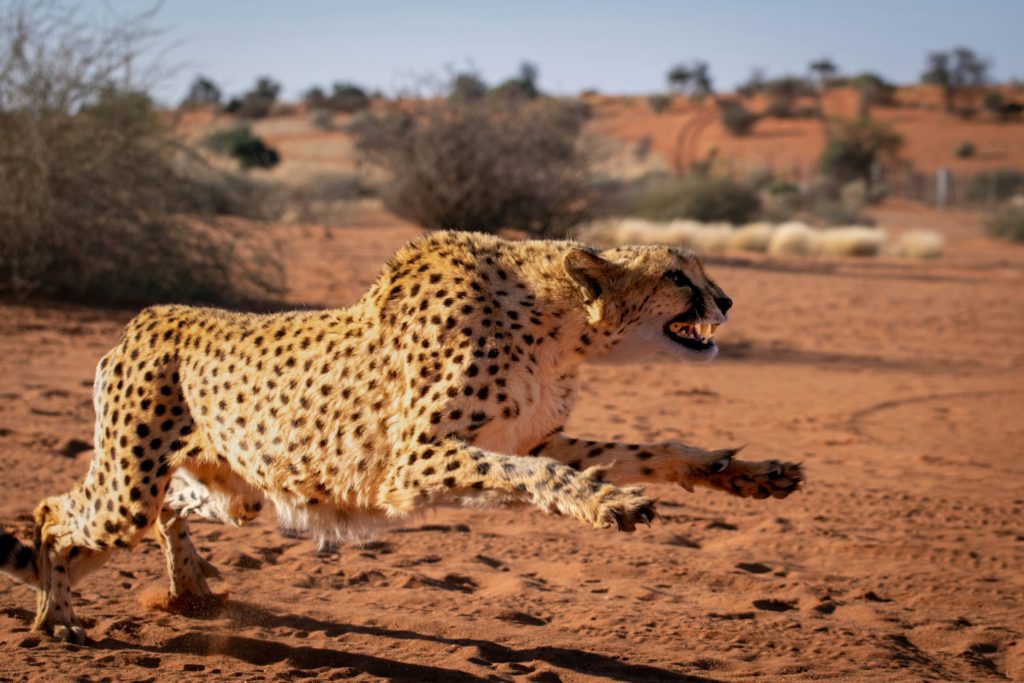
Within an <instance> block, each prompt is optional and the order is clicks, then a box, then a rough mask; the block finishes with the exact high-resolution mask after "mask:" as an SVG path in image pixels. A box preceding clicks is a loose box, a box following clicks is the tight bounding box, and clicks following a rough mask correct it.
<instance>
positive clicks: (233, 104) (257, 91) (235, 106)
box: [225, 76, 281, 119]
mask: <svg viewBox="0 0 1024 683" xmlns="http://www.w3.org/2000/svg"><path fill="white" fill-rule="evenodd" d="M280 93H281V84H280V83H278V82H277V81H275V80H273V79H271V78H269V77H267V76H263V77H261V78H259V79H257V80H256V85H255V86H254V87H253V89H252V90H250V91H249V92H247V93H245V94H243V95H242V96H241V97H236V98H233V99H232V100H231V101H230V102H228V105H227V107H225V111H227V112H228V113H229V114H238V115H239V116H243V117H246V118H252V119H258V118H262V117H264V116H266V115H267V114H269V113H270V109H271V107H273V106H274V102H276V101H277V96H278V95H279V94H280Z"/></svg>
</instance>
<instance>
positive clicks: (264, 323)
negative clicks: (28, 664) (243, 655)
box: [0, 232, 803, 642]
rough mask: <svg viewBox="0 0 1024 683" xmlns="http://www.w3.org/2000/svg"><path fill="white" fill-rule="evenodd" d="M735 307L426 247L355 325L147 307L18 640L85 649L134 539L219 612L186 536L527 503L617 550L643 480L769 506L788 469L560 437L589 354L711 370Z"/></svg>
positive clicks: (543, 260) (59, 516) (340, 534)
mask: <svg viewBox="0 0 1024 683" xmlns="http://www.w3.org/2000/svg"><path fill="white" fill-rule="evenodd" d="M731 305H732V301H731V300H730V299H729V297H727V296H726V295H725V294H724V293H723V292H722V290H721V289H720V288H719V287H718V286H717V285H715V284H714V283H713V282H711V280H709V279H708V277H707V276H706V275H705V273H704V269H703V266H702V263H701V261H700V260H699V259H698V258H697V257H696V256H695V255H694V254H692V253H691V252H689V251H686V250H682V249H677V248H670V247H655V246H641V247H622V248H617V249H612V250H609V251H604V252H598V251H596V250H594V249H591V248H588V247H586V246H584V245H582V244H578V243H574V242H566V241H518V242H509V241H505V240H502V239H499V238H497V237H494V236H490V235H484V234H478V233H466V232H435V233H432V234H428V235H425V236H424V237H422V238H420V239H417V240H415V241H413V242H412V243H410V244H409V245H407V246H405V247H404V248H402V249H401V250H400V251H399V252H398V253H397V254H396V255H395V256H394V257H393V258H392V259H391V260H390V261H389V262H388V263H387V265H386V267H385V268H384V270H383V272H382V273H381V274H380V276H379V277H378V278H377V280H376V282H375V283H374V284H373V286H372V287H371V288H370V290H369V291H368V292H367V293H366V295H365V296H363V298H362V299H360V301H359V302H358V303H357V304H356V305H355V306H353V307H351V308H348V309H340V310H324V311H303V312H290V313H277V314H269V315H255V314H243V313H233V312H228V311H223V310H216V309H210V308H193V307H188V306H156V307H152V308H148V309H145V310H144V311H142V312H141V313H140V314H139V315H138V316H137V317H136V318H134V319H133V320H132V321H131V322H130V323H129V324H128V326H127V328H126V329H125V331H124V334H123V336H122V337H121V339H120V341H119V342H118V343H117V345H116V346H115V347H114V348H113V349H112V350H111V351H110V352H108V353H107V354H106V355H105V356H104V357H103V359H102V360H100V362H99V366H98V368H97V371H96V381H95V387H94V403H95V408H96V416H97V420H96V433H95V447H96V451H95V456H94V458H93V460H92V462H91V465H90V467H89V471H88V473H87V475H86V477H85V479H84V481H82V482H81V483H80V484H78V485H76V486H75V487H74V489H73V490H72V491H71V492H70V493H66V494H64V495H61V496H55V497H51V498H46V499H44V500H43V501H42V502H41V503H40V504H39V506H38V508H37V509H36V512H35V535H34V539H33V543H32V545H31V546H26V545H23V544H22V543H20V542H19V541H18V540H17V539H15V538H14V537H13V536H11V535H10V534H6V533H2V534H0V569H3V570H4V571H5V572H7V573H8V574H11V575H13V576H14V577H15V578H17V579H20V580H21V581H24V582H25V583H28V584H30V585H32V586H34V587H35V588H36V589H37V591H38V593H37V597H38V604H37V614H36V619H35V623H34V628H35V629H37V630H43V631H47V632H49V633H51V634H53V635H54V636H56V637H57V638H61V639H65V640H73V641H78V642H81V641H84V639H85V633H84V631H83V629H82V627H81V625H80V624H79V622H78V621H77V620H76V618H75V616H74V614H73V611H72V607H71V602H70V600H71V585H72V584H73V583H74V582H75V581H77V580H78V579H79V578H81V577H82V576H83V575H85V574H86V573H87V572H89V571H91V570H93V569H95V568H96V567H98V566H99V565H101V564H102V563H103V562H104V561H105V560H106V559H107V558H108V556H109V555H110V554H111V552H113V550H114V549H115V548H131V547H132V546H134V545H135V544H136V543H138V541H139V540H140V539H141V538H142V536H143V535H144V534H145V533H146V532H147V531H148V530H149V529H150V528H151V527H153V528H155V531H156V536H157V539H158V540H159V542H160V544H161V546H162V547H163V550H164V553H165V555H166V559H167V566H168V573H169V574H170V592H169V598H170V601H171V604H177V605H187V604H197V603H200V604H201V603H202V602H203V601H208V600H211V599H212V598H213V595H212V593H211V591H210V588H209V586H208V585H207V581H206V579H207V578H208V576H210V575H211V574H212V573H214V572H215V570H214V569H213V567H212V566H211V565H210V564H209V563H207V562H206V561H205V560H203V559H202V558H200V557H199V555H198V554H197V553H196V550H195V548H194V547H193V544H192V541H191V539H190V537H189V533H188V526H187V523H186V517H187V516H188V515H189V514H197V515H201V516H204V517H207V518H210V519H215V520H219V521H225V522H229V523H231V524H236V525H240V524H244V523H246V522H248V521H250V520H252V519H253V518H254V517H256V516H257V515H258V514H259V513H260V510H261V509H262V507H263V506H264V504H265V502H266V501H268V500H269V501H271V502H272V503H273V504H274V506H275V508H276V509H277V512H278V515H279V516H280V517H281V519H282V523H283V525H284V526H286V527H289V528H296V529H305V530H309V531H311V532H312V533H313V534H314V535H315V536H316V537H317V538H318V539H319V540H320V541H321V542H323V543H336V542H339V541H341V540H344V539H346V538H347V537H348V536H349V535H350V534H351V533H353V532H355V531H358V530H359V529H361V528H363V527H364V526H365V525H368V524H372V523H373V522H374V521H376V520H381V519H386V518H400V517H402V516H405V515H408V514H409V513H412V512H413V511H415V510H417V509H422V508H424V507H427V506H431V505H436V504H440V503H445V502H467V501H477V502H485V503H498V502H505V501H522V502H528V503H532V504H533V505H536V506H539V507H541V508H543V509H545V510H549V511H553V512H558V513H560V514H562V515H566V516H570V517H575V518H576V519H578V520H580V521H582V522H585V523H587V524H591V525H593V526H595V527H609V526H614V527H617V528H618V529H620V530H624V531H632V530H633V529H634V527H635V525H636V524H637V523H640V522H644V523H647V522H650V521H651V520H652V519H653V517H654V514H655V513H654V504H653V502H652V500H651V499H650V498H648V497H646V496H645V495H644V494H643V493H642V491H641V490H639V489H637V488H632V487H627V488H623V486H627V485H629V484H636V483H642V482H654V481H667V482H675V483H677V484H679V485H681V486H683V487H685V488H687V489H690V490H692V487H693V486H695V485H700V486H707V487H711V488H716V489H721V490H724V491H726V492H729V493H732V494H735V495H738V496H752V497H755V498H766V497H769V496H773V497H776V498H784V497H786V496H787V495H789V494H790V493H791V492H793V491H795V490H797V489H798V488H799V486H800V484H801V481H802V479H803V474H802V471H801V468H800V466H799V465H796V464H792V463H779V462H774V461H771V462H743V461H738V460H734V459H733V455H734V454H735V451H734V450H722V451H710V452H709V451H703V450H700V449H697V448H693V447H690V446H686V445H684V444H681V443H674V442H669V443H659V444H648V445H635V444H622V443H609V442H595V441H587V440H581V439H575V438H571V437H569V436H566V435H564V434H563V433H562V425H563V424H564V423H565V421H566V419H567V418H568V416H569V412H570V410H571V409H572V406H573V402H574V400H575V396H576V385H577V371H578V368H579V366H580V364H581V363H583V362H584V361H586V360H588V359H598V358H605V359H626V360H634V359H637V358H640V357H642V356H645V355H648V354H649V353H651V352H652V351H663V352H666V353H668V354H669V355H672V356H676V357H691V358H697V359H710V358H713V357H714V356H715V355H716V354H717V351H718V349H717V347H716V346H715V342H714V340H713V335H714V331H715V328H716V327H717V326H718V325H719V324H721V323H723V322H725V320H726V313H727V312H728V310H729V308H730V306H731Z"/></svg>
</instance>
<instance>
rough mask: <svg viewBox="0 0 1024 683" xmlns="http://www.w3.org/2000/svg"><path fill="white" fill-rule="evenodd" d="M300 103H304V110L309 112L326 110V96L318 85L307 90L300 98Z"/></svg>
mask: <svg viewBox="0 0 1024 683" xmlns="http://www.w3.org/2000/svg"><path fill="white" fill-rule="evenodd" d="M302 101H303V103H305V105H306V109H309V110H313V109H326V108H327V95H326V94H325V93H324V91H323V88H321V87H320V86H318V85H314V86H313V87H312V88H310V89H309V90H307V91H306V94H305V95H303V96H302Z"/></svg>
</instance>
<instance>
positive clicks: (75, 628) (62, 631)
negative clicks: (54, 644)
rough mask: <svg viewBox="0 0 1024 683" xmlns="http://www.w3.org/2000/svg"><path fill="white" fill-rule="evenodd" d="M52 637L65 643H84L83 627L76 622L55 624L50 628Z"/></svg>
mask: <svg viewBox="0 0 1024 683" xmlns="http://www.w3.org/2000/svg"><path fill="white" fill-rule="evenodd" d="M52 632H53V637H54V638H56V639H57V640H61V641H63V642H65V643H72V644H74V645H85V641H86V636H85V629H84V628H82V627H81V626H79V625H78V624H57V625H56V626H54V627H53V629H52Z"/></svg>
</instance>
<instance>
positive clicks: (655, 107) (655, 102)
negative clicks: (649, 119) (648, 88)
mask: <svg viewBox="0 0 1024 683" xmlns="http://www.w3.org/2000/svg"><path fill="white" fill-rule="evenodd" d="M671 106H672V98H671V97H670V96H668V95H661V94H656V95H648V96H647V108H648V109H650V110H651V111H653V112H654V113H655V114H663V113H665V112H666V111H668V109H669V107H671Z"/></svg>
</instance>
